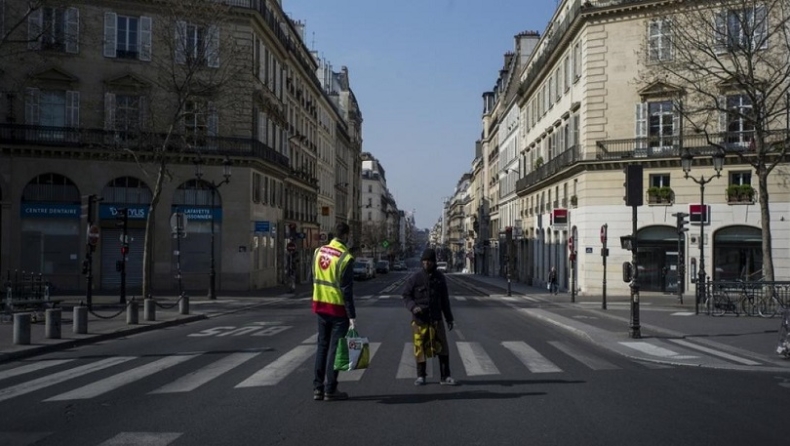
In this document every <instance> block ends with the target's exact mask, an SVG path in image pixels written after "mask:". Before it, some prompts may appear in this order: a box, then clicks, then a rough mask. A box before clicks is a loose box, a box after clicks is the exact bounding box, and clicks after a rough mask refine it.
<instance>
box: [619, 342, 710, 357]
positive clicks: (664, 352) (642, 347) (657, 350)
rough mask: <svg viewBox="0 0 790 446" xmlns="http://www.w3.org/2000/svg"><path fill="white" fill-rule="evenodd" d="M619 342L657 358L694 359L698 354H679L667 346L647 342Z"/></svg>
mask: <svg viewBox="0 0 790 446" xmlns="http://www.w3.org/2000/svg"><path fill="white" fill-rule="evenodd" d="M620 344H622V345H624V346H626V347H630V348H632V349H634V350H638V351H640V352H642V353H647V354H648V355H650V356H658V357H659V358H672V359H696V358H699V356H689V355H681V354H680V353H678V352H674V351H672V350H670V349H668V348H664V347H659V346H657V345H653V344H648V343H647V342H620Z"/></svg>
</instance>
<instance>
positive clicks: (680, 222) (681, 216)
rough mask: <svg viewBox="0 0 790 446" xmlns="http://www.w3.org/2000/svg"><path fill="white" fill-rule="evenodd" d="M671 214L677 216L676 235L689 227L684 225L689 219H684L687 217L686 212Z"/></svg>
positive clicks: (686, 230)
mask: <svg viewBox="0 0 790 446" xmlns="http://www.w3.org/2000/svg"><path fill="white" fill-rule="evenodd" d="M672 216H673V217H676V218H677V230H678V235H681V234H683V233H684V232H688V230H689V228H687V227H686V225H687V224H688V222H689V221H688V220H686V217H688V216H689V214H686V213H685V212H678V213H677V214H672Z"/></svg>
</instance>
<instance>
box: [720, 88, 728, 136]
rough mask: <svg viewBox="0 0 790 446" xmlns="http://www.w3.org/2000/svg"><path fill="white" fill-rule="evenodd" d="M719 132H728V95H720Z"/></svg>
mask: <svg viewBox="0 0 790 446" xmlns="http://www.w3.org/2000/svg"><path fill="white" fill-rule="evenodd" d="M719 132H721V133H726V132H727V97H726V96H719Z"/></svg>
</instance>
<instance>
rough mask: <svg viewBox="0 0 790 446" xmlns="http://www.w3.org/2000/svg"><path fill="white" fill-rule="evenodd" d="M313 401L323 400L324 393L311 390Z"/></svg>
mask: <svg viewBox="0 0 790 446" xmlns="http://www.w3.org/2000/svg"><path fill="white" fill-rule="evenodd" d="M313 399H314V400H316V401H321V400H323V399H324V392H323V391H322V390H313Z"/></svg>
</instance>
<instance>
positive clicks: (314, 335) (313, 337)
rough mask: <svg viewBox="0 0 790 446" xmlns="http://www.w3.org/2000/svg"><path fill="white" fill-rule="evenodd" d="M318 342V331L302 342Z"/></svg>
mask: <svg viewBox="0 0 790 446" xmlns="http://www.w3.org/2000/svg"><path fill="white" fill-rule="evenodd" d="M316 342H318V333H315V334H311V335H310V337H309V338H307V339H305V340H304V341H302V344H315V343H316Z"/></svg>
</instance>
